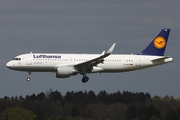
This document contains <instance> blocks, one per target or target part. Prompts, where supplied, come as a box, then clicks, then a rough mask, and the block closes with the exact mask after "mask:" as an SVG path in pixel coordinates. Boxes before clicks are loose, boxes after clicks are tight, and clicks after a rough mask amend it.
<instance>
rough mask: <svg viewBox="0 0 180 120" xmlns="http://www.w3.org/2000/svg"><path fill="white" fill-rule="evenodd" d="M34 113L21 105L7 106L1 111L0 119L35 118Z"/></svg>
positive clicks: (22, 119) (30, 119) (25, 119)
mask: <svg viewBox="0 0 180 120" xmlns="http://www.w3.org/2000/svg"><path fill="white" fill-rule="evenodd" d="M35 119H36V115H35V114H34V113H33V112H32V111H30V110H26V109H23V108H21V107H14V108H7V109H6V110H5V111H3V112H2V113H1V116H0V120H35Z"/></svg>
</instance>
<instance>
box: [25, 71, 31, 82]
mask: <svg viewBox="0 0 180 120" xmlns="http://www.w3.org/2000/svg"><path fill="white" fill-rule="evenodd" d="M30 76H31V72H28V78H27V79H26V80H27V81H28V82H29V81H31V77H30Z"/></svg>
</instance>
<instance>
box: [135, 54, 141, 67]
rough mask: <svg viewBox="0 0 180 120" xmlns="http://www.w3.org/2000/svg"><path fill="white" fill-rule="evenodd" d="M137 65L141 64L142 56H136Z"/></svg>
mask: <svg viewBox="0 0 180 120" xmlns="http://www.w3.org/2000/svg"><path fill="white" fill-rule="evenodd" d="M136 66H141V56H137V57H136Z"/></svg>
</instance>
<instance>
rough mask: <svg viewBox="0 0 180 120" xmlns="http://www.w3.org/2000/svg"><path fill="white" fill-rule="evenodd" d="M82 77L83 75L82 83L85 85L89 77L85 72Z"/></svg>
mask: <svg viewBox="0 0 180 120" xmlns="http://www.w3.org/2000/svg"><path fill="white" fill-rule="evenodd" d="M82 75H83V78H82V82H83V83H86V82H87V81H88V80H89V77H87V76H86V72H84V73H83V74H82Z"/></svg>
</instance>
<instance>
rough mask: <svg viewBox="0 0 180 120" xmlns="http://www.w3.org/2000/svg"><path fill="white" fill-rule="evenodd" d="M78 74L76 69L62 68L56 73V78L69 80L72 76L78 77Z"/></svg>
mask: <svg viewBox="0 0 180 120" xmlns="http://www.w3.org/2000/svg"><path fill="white" fill-rule="evenodd" d="M77 73H78V72H77V70H75V69H74V67H67V66H62V67H58V69H57V72H56V78H67V77H70V76H71V75H77Z"/></svg>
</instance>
